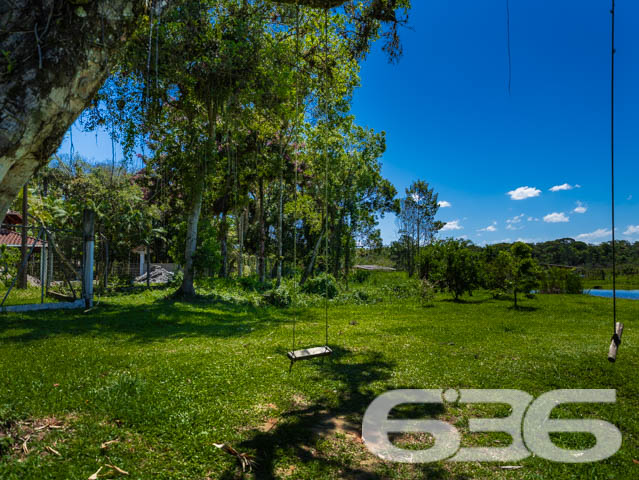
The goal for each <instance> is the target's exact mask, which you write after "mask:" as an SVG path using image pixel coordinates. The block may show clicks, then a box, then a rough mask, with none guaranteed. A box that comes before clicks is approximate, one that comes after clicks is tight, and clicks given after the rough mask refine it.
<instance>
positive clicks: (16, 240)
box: [0, 210, 46, 251]
mask: <svg viewBox="0 0 639 480" xmlns="http://www.w3.org/2000/svg"><path fill="white" fill-rule="evenodd" d="M21 226H22V215H20V213H18V212H14V211H11V210H9V211H8V212H7V214H6V216H5V217H4V222H2V225H1V226H0V245H6V246H7V247H15V248H20V247H22V231H21ZM44 246H46V242H43V241H42V240H39V239H37V238H34V237H31V236H29V235H27V248H28V249H30V248H31V247H33V250H34V251H40V250H41V249H42V247H44Z"/></svg>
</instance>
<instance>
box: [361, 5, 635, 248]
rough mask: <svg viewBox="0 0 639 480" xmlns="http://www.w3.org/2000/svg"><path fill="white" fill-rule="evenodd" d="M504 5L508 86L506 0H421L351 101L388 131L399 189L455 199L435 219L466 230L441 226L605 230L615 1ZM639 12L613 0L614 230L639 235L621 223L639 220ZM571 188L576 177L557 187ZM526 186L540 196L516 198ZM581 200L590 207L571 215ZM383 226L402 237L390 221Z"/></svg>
mask: <svg viewBox="0 0 639 480" xmlns="http://www.w3.org/2000/svg"><path fill="white" fill-rule="evenodd" d="M510 3H511V5H510V14H511V15H510V26H511V30H510V31H511V51H512V90H511V95H510V96H509V95H508V88H507V83H508V60H507V47H506V45H507V44H506V38H507V37H506V2H505V0H498V1H495V0H482V1H476V0H472V1H471V0H457V1H454V2H452V1H443V2H430V1H422V0H416V1H413V5H414V8H413V10H412V12H411V20H410V23H411V27H412V30H407V31H404V32H403V36H402V40H403V45H404V56H403V58H402V59H401V61H400V63H399V64H398V65H389V64H388V62H387V60H386V58H385V57H384V55H383V53H382V52H380V51H376V52H374V54H373V55H371V56H370V57H369V59H368V60H367V61H366V63H365V64H364V65H363V67H362V72H361V76H362V87H361V88H360V89H359V90H358V91H357V93H356V95H355V101H354V105H353V111H354V113H355V114H356V117H357V119H358V122H360V123H361V124H363V125H368V126H369V127H372V128H375V129H378V130H385V131H386V133H387V143H388V148H387V152H386V154H385V156H384V168H383V172H384V174H385V175H386V176H387V177H388V178H389V179H390V180H391V181H392V182H393V183H394V184H395V185H396V187H397V188H398V190H400V191H402V192H403V190H404V188H405V187H406V186H408V185H409V184H410V183H411V181H413V180H415V179H417V178H421V179H424V180H426V181H428V182H429V183H430V184H431V185H432V186H434V188H435V190H436V191H437V192H439V194H440V200H443V201H447V202H449V203H450V204H451V205H452V206H451V207H448V208H442V209H440V213H439V217H440V219H441V220H444V221H449V222H456V223H452V225H449V228H450V227H458V228H459V229H457V230H453V229H451V230H448V231H446V232H444V233H443V235H444V236H448V235H454V236H462V235H465V236H467V237H468V238H469V239H471V240H473V241H474V242H475V243H483V242H488V243H492V242H496V241H500V240H504V239H510V240H517V239H520V238H521V239H526V240H533V241H541V240H547V239H553V238H560V237H567V236H570V237H578V236H579V235H584V234H592V233H593V232H597V231H599V232H598V233H599V234H595V235H590V236H587V235H586V236H581V237H579V238H582V239H585V240H588V241H593V242H597V241H602V240H608V239H609V238H610V211H609V210H610V193H609V192H610V171H609V169H610V167H609V164H610V163H609V162H610V153H609V152H610V134H609V132H610V114H609V111H610V14H609V9H610V4H609V2H606V1H599V0H598V1H592V0H589V1H584V0H579V1H573V0H570V1H568V0H554V1H549V0H510ZM638 21H639V2H636V1H631V0H618V1H617V21H616V43H617V45H616V47H617V55H616V60H615V61H616V62H617V65H616V77H617V78H616V97H617V98H616V102H615V103H616V110H617V112H616V116H615V121H616V141H615V148H616V157H617V158H616V160H617V168H616V172H617V205H618V207H617V234H618V236H619V237H620V238H634V239H637V240H639V228H636V230H637V231H636V233H634V235H624V232H626V231H628V232H629V233H630V232H632V231H633V230H632V229H630V230H628V227H629V226H631V225H639V209H638V208H637V207H638V206H639V191H638V190H639V188H638V186H637V185H638V183H639V182H638V180H639V178H638V177H639V176H638V175H637V169H636V166H635V165H636V159H637V157H638V153H639V151H638V150H639V144H638V143H637V141H636V135H637V127H638V126H639V122H638V116H639V94H638V93H637V92H638V90H637V85H639V35H637V31H638V29H637V27H638V26H639V25H638ZM564 184H569V185H571V186H573V187H574V186H575V185H579V186H580V187H579V188H572V189H571V190H560V191H556V192H552V191H550V190H549V189H550V188H551V187H553V186H558V185H564ZM520 187H529V188H532V189H536V190H539V192H537V191H536V190H535V191H533V190H529V192H530V193H531V194H533V195H537V196H534V197H530V198H525V199H522V200H513V199H511V196H510V195H509V194H508V192H512V191H516V190H517V189H518V188H520ZM524 196H525V195H524ZM631 196H632V198H630V197H631ZM578 202H581V204H579V203H578ZM580 205H581V206H582V207H583V208H581V209H578V210H577V212H582V211H583V209H585V213H577V212H575V208H578V207H579V206H580ZM562 213H563V216H562V215H561V214H562ZM552 214H558V215H552ZM549 215H550V216H549ZM544 218H546V221H544ZM529 219H530V221H529ZM509 220H510V222H509ZM553 220H554V222H552V221H553ZM560 220H563V221H560ZM566 220H567V221H566ZM482 229H484V230H483V231H481V230H482ZM491 230H494V231H491ZM382 232H383V237H384V240H385V241H387V242H388V241H389V240H392V239H393V238H395V236H396V227H395V222H394V219H393V218H390V217H389V218H386V219H384V220H383V221H382Z"/></svg>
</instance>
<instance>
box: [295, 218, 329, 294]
mask: <svg viewBox="0 0 639 480" xmlns="http://www.w3.org/2000/svg"><path fill="white" fill-rule="evenodd" d="M322 238H324V230H322V232H321V233H320V236H319V238H318V239H317V242H316V243H315V247H314V248H313V255H312V256H311V261H310V262H309V263H308V266H307V267H306V270H304V273H303V274H302V278H301V280H300V287H301V286H302V285H304V283H305V282H306V280H307V279H308V277H310V276H311V274H312V273H313V269H314V268H315V260H316V259H317V254H318V253H319V249H320V247H321V246H322Z"/></svg>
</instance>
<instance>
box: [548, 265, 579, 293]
mask: <svg viewBox="0 0 639 480" xmlns="http://www.w3.org/2000/svg"><path fill="white" fill-rule="evenodd" d="M583 290H584V286H583V281H582V279H581V277H580V276H579V275H578V274H577V273H575V272H574V271H573V270H566V269H561V268H557V267H552V268H549V269H547V270H545V271H544V272H543V274H542V275H541V282H540V287H539V291H540V292H541V293H570V294H580V293H582V292H583Z"/></svg>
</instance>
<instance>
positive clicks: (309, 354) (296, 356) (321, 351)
mask: <svg viewBox="0 0 639 480" xmlns="http://www.w3.org/2000/svg"><path fill="white" fill-rule="evenodd" d="M332 353H333V350H331V349H330V347H329V346H328V345H325V346H323V347H312V348H304V349H302V350H295V351H294V352H288V353H287V354H286V356H287V357H288V358H289V359H290V360H291V363H293V362H297V361H299V360H310V359H311V358H317V357H327V356H329V355H330V354H332Z"/></svg>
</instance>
